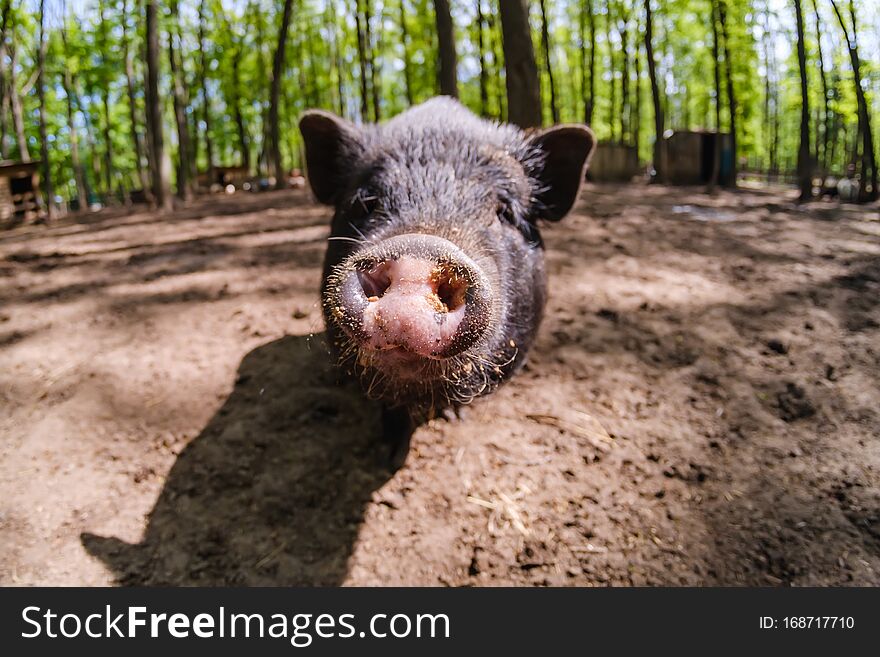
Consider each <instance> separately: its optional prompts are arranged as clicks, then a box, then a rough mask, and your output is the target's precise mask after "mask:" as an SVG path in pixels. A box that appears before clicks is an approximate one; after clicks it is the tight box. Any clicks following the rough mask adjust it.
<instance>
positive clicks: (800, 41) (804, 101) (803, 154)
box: [794, 0, 813, 201]
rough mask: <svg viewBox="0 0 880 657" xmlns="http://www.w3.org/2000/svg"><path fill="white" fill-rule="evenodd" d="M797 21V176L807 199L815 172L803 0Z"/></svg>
mask: <svg viewBox="0 0 880 657" xmlns="http://www.w3.org/2000/svg"><path fill="white" fill-rule="evenodd" d="M794 11H795V20H796V23H797V58H798V69H799V72H800V78H801V136H800V146H799V147H798V159H797V177H798V187H799V188H800V190H801V195H800V200H801V201H807V200H809V199H810V198H812V196H813V172H812V167H811V166H810V93H809V92H810V90H809V88H808V86H807V52H806V45H805V43H804V41H805V38H804V14H803V11H801V0H794Z"/></svg>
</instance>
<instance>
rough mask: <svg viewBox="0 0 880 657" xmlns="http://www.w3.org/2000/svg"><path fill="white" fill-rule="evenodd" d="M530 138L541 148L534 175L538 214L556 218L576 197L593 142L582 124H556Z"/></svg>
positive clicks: (561, 214) (557, 218)
mask: <svg viewBox="0 0 880 657" xmlns="http://www.w3.org/2000/svg"><path fill="white" fill-rule="evenodd" d="M531 142H532V144H533V145H534V146H536V147H538V148H539V149H540V150H541V151H542V152H543V159H542V160H541V165H540V169H539V171H538V172H537V178H538V181H539V183H540V184H541V187H540V189H539V190H538V193H537V198H538V201H539V202H540V205H541V210H540V215H539V216H540V217H541V218H542V219H547V220H549V221H559V220H560V219H562V218H563V217H564V216H565V215H567V214H568V211H569V210H571V208H572V206H573V205H574V203H575V201H576V200H577V196H578V192H579V191H580V189H581V183H582V182H583V181H584V175H585V174H586V171H587V166H588V165H589V163H590V157H591V156H592V155H593V150H594V149H595V146H596V137H595V135H594V134H593V131H592V130H590V129H589V128H588V127H587V126H585V125H575V124H569V125H558V126H554V127H552V128H547V129H546V130H542V131H540V132H538V133H536V134H535V135H534V136H533V137H532V139H531Z"/></svg>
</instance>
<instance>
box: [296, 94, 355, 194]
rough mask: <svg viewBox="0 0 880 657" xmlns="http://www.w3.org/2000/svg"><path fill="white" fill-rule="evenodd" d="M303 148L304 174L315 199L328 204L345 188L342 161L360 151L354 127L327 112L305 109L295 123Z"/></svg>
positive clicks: (343, 162)
mask: <svg viewBox="0 0 880 657" xmlns="http://www.w3.org/2000/svg"><path fill="white" fill-rule="evenodd" d="M299 130H300V132H301V133H302V136H303V141H304V142H305V146H306V173H307V174H308V179H309V184H310V185H311V186H312V191H313V192H314V193H315V197H317V199H318V200H319V201H320V202H321V203H326V204H328V205H332V204H333V202H334V201H335V199H336V194H337V192H338V191H339V189H340V188H341V187H342V186H344V185H345V177H344V174H343V171H344V170H345V168H346V166H345V165H346V162H345V161H346V160H348V159H350V158H351V157H353V156H354V155H355V154H356V153H357V152H358V151H359V150H360V133H359V131H358V129H357V127H356V126H355V125H354V124H352V123H349V122H348V121H346V120H345V119H341V118H339V117H338V116H336V115H335V114H331V113H330V112H323V111H321V110H309V111H308V112H306V113H305V114H303V115H302V117H301V118H300V120H299Z"/></svg>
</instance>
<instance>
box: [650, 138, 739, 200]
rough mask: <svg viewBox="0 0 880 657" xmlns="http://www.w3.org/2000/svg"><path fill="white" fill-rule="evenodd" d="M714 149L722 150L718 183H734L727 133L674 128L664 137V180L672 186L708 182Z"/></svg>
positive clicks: (729, 140)
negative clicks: (665, 178) (674, 129)
mask: <svg viewBox="0 0 880 657" xmlns="http://www.w3.org/2000/svg"><path fill="white" fill-rule="evenodd" d="M716 149H720V150H721V162H720V168H719V171H718V184H719V185H722V186H730V185H733V184H735V182H736V181H735V180H734V174H733V148H732V141H731V138H730V134H728V133H726V132H714V131H710V130H676V131H675V132H673V133H672V134H671V135H669V136H668V137H666V161H667V172H666V173H667V180H668V181H669V182H670V183H672V184H673V185H705V184H708V183H709V182H710V181H711V179H712V168H713V166H714V160H715V153H716Z"/></svg>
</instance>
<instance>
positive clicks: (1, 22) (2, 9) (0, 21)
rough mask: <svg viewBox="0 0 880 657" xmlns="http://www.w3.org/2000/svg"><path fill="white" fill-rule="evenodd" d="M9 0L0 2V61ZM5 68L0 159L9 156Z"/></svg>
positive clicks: (0, 82)
mask: <svg viewBox="0 0 880 657" xmlns="http://www.w3.org/2000/svg"><path fill="white" fill-rule="evenodd" d="M9 13H10V0H3V2H2V4H0V62H5V61H6V31H7V29H8V27H9ZM5 71H6V69H5V68H2V67H0V160H5V159H7V158H8V157H9V152H8V149H7V148H6V130H7V126H6V111H7V109H8V108H9V94H8V93H7V80H6V74H5Z"/></svg>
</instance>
